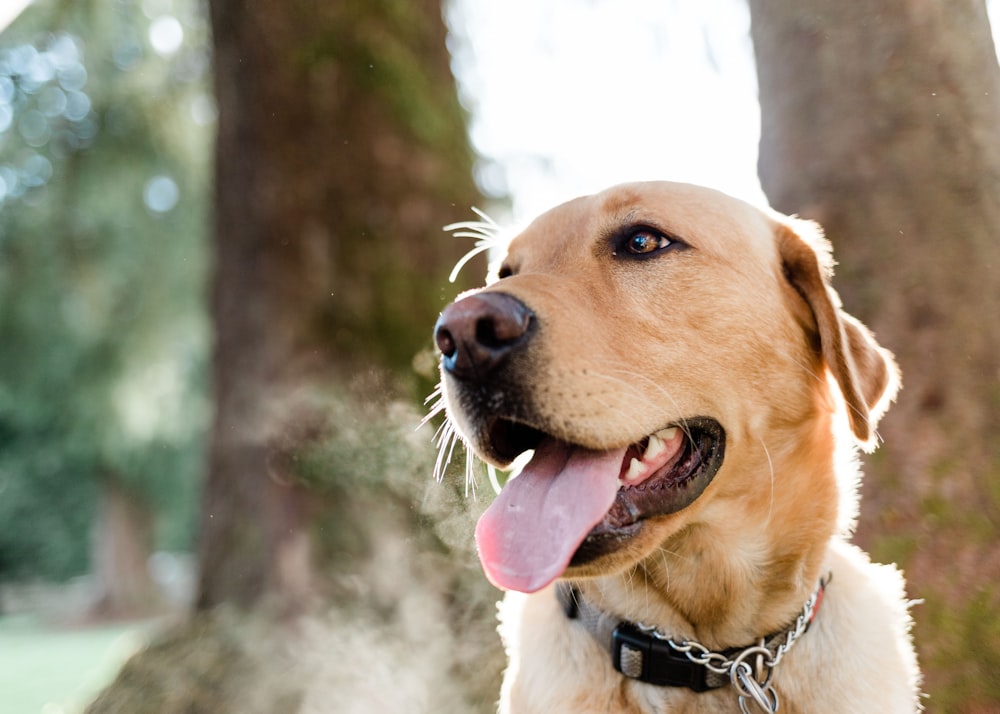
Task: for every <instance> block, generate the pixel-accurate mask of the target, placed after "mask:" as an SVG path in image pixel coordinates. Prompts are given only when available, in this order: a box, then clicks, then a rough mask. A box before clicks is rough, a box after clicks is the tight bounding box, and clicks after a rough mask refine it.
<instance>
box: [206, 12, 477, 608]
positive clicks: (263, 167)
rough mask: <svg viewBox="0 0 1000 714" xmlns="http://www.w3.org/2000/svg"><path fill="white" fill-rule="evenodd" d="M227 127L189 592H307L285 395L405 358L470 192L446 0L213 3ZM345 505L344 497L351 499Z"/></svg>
mask: <svg viewBox="0 0 1000 714" xmlns="http://www.w3.org/2000/svg"><path fill="white" fill-rule="evenodd" d="M210 12H211V19H212V26H213V35H214V49H215V73H216V92H217V97H218V107H219V133H218V145H217V166H216V215H215V245H216V267H215V270H216V273H215V280H214V293H213V299H212V313H213V319H214V324H215V331H216V343H215V354H214V364H213V377H214V390H215V397H216V415H215V422H214V426H213V434H212V445H211V454H210V465H209V477H208V483H207V486H206V490H205V497H204V507H203V516H202V528H201V546H200V549H201V552H200V556H201V567H202V574H201V585H200V595H199V599H198V606H199V607H200V608H208V607H211V606H213V605H215V604H218V603H220V602H223V601H232V602H236V603H238V604H241V605H244V606H251V605H254V604H255V603H257V602H258V601H259V600H260V599H261V598H262V597H263V596H264V595H265V594H268V593H269V594H271V595H273V596H274V597H276V598H277V600H278V601H279V602H280V603H281V608H282V609H284V610H287V611H291V612H296V611H300V610H301V609H302V608H304V607H305V606H306V603H307V602H308V598H309V593H311V592H312V590H313V589H314V588H313V582H312V572H311V571H312V567H311V563H312V561H313V556H314V549H313V547H312V545H311V536H310V524H311V522H312V520H313V519H314V518H320V517H322V518H324V519H325V520H326V521H327V522H330V523H336V521H337V517H336V513H329V512H325V513H322V514H318V513H315V512H314V511H315V508H314V504H313V501H312V500H311V499H310V497H309V494H308V492H307V491H306V490H305V489H304V488H303V487H302V486H301V484H300V482H299V481H298V480H297V479H296V478H295V474H294V473H293V472H292V471H293V469H292V470H290V469H289V464H291V463H293V462H294V458H295V454H296V450H297V449H298V448H299V447H300V446H301V444H302V443H303V440H309V439H317V438H321V435H319V434H317V433H316V429H317V427H316V424H315V420H314V419H313V417H314V416H315V415H310V414H306V413H302V412H300V411H299V410H298V407H297V406H295V405H294V404H293V402H296V401H297V396H296V395H300V394H302V393H303V391H306V392H308V391H310V390H312V391H316V390H318V388H319V387H320V386H321V385H323V384H324V383H325V382H326V381H327V380H330V379H339V380H341V381H345V382H346V381H350V380H351V379H352V378H353V375H356V374H358V373H359V372H364V371H368V370H377V369H385V368H391V369H395V370H397V372H402V371H405V370H407V369H409V366H410V363H411V360H412V359H413V357H414V355H415V353H416V352H417V351H418V350H419V349H420V348H421V347H423V346H424V345H427V346H429V345H430V342H429V335H430V330H431V326H432V325H433V322H434V319H435V317H436V315H437V312H438V311H439V310H440V308H441V306H442V304H443V302H444V298H445V296H444V295H443V294H442V293H441V292H439V290H438V289H437V288H438V287H439V286H442V285H444V284H445V283H446V281H445V278H446V276H447V273H448V270H449V268H450V266H451V265H452V264H453V263H454V261H455V260H456V259H457V258H458V257H459V256H460V255H461V254H462V253H463V252H464V250H465V249H466V248H467V247H468V246H462V245H460V244H459V243H458V242H457V241H454V240H453V239H451V238H450V237H448V236H446V235H444V234H443V233H442V231H441V226H443V225H444V224H446V223H448V222H449V221H453V220H455V218H456V216H458V217H459V218H466V217H468V211H469V209H468V207H469V206H470V205H471V204H474V203H475V200H476V198H475V197H476V192H475V189H474V187H473V184H472V180H471V163H472V162H471V152H470V150H469V148H468V143H467V139H466V132H465V127H464V117H463V114H462V111H461V109H460V107H459V105H458V102H457V98H456V92H455V86H454V81H453V79H452V77H451V74H450V66H449V58H448V53H447V49H446V45H445V27H444V23H443V20H442V17H441V8H440V4H439V2H438V1H437V0H420V1H419V2H415V3H383V2H376V3H366V2H362V0H349V1H348V2H337V3H323V2H316V1H315V0H290V1H288V0H255V1H254V2H232V1H231V0H213V2H211V3H210ZM342 507H345V508H346V507H348V505H347V504H342Z"/></svg>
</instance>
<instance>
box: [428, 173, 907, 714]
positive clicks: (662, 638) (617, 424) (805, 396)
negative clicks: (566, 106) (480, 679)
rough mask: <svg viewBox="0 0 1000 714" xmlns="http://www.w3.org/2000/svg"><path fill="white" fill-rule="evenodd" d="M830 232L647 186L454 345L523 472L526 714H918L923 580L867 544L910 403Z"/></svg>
mask: <svg viewBox="0 0 1000 714" xmlns="http://www.w3.org/2000/svg"><path fill="white" fill-rule="evenodd" d="M831 266H832V260H831V257H830V251H829V246H828V244H827V243H826V241H825V240H824V239H823V238H822V236H821V234H820V231H819V230H818V228H817V226H815V225H813V224H811V223H808V222H805V221H801V220H796V219H792V218H788V217H785V216H781V215H779V214H776V213H772V212H768V211H762V210H759V209H756V208H753V207H751V206H749V205H747V204H745V203H743V202H741V201H738V200H735V199H733V198H730V197H728V196H725V195H723V194H720V193H717V192H715V191H711V190H709V189H704V188H700V187H695V186H689V185H683V184H673V183H643V184H628V185H622V186H617V187H614V188H611V189H609V190H607V191H605V192H603V193H599V194H596V195H593V196H587V197H583V198H579V199H576V200H574V201H570V202H569V203H566V204H564V205H561V206H559V207H557V208H555V209H553V210H551V211H549V212H548V213H545V214H544V215H542V216H541V217H540V218H538V219H537V220H535V222H534V223H532V224H531V225H530V226H529V227H528V228H527V229H526V230H525V231H524V232H523V233H521V234H520V235H518V236H516V237H515V238H514V239H513V241H512V242H511V243H510V245H509V249H508V251H507V254H506V257H505V258H503V260H502V263H500V265H499V268H498V270H497V272H496V274H495V275H494V279H493V280H492V282H491V283H490V284H489V285H488V286H487V287H485V288H483V289H481V290H474V291H471V292H469V293H466V294H465V295H463V296H460V299H458V300H457V301H456V302H454V303H453V304H451V305H450V306H449V307H448V308H447V309H445V311H444V312H443V313H442V315H441V318H440V320H439V322H438V324H437V327H436V330H435V338H436V342H437V345H438V347H439V349H440V350H441V353H442V368H441V373H442V390H443V395H444V402H445V404H446V406H447V412H448V416H449V419H450V421H451V422H452V424H453V425H454V427H455V428H457V430H458V432H459V433H460V434H461V436H462V438H463V439H464V440H465V441H466V442H467V443H468V444H470V445H471V446H472V448H473V449H474V450H475V452H476V453H477V454H478V455H479V456H480V457H481V458H483V459H484V460H486V461H487V462H489V463H491V464H495V465H498V466H506V465H508V464H510V463H511V462H512V461H513V460H514V459H515V458H516V457H518V456H520V455H521V454H522V453H524V452H527V451H533V456H532V457H531V460H530V462H528V463H527V465H526V466H524V467H523V469H522V470H521V472H520V473H519V474H518V475H517V476H516V477H515V478H513V479H511V480H510V481H509V482H508V483H507V484H506V485H505V486H504V488H503V490H502V492H501V493H500V495H499V496H498V497H497V498H496V500H495V501H494V503H493V504H492V505H491V507H490V508H489V510H488V511H487V512H486V513H485V514H484V515H483V517H482V519H481V520H480V522H479V524H478V526H477V528H476V542H477V546H478V550H479V555H480V559H481V561H482V565H483V569H484V570H485V573H486V575H487V577H488V578H489V579H490V580H491V581H492V582H493V583H494V584H495V585H497V586H498V587H500V588H503V589H505V590H507V591H509V592H508V594H507V596H506V597H505V600H504V603H503V604H502V606H501V626H500V632H501V635H502V637H503V640H504V643H505V646H506V648H507V652H508V655H509V659H510V663H509V667H508V669H507V672H506V676H505V679H504V685H503V689H502V692H501V701H500V710H501V711H503V712H539V713H542V714H551V713H552V712H574V713H577V714H579V713H583V712H649V713H650V714H652V713H654V712H655V713H656V714H662V713H663V712H738V711H746V712H757V711H775V710H777V708H778V706H779V705H780V707H781V711H782V712H801V713H804V714H805V713H808V714H817V713H819V712H829V713H831V714H845V713H852V714H854V713H857V712H880V713H884V712H912V711H915V710H917V709H919V708H920V705H919V694H918V688H919V678H920V677H919V671H918V668H917V662H916V656H915V654H914V650H913V646H912V643H911V640H910V634H909V629H910V618H909V614H908V611H907V603H906V601H905V599H904V592H903V579H902V576H901V575H900V573H899V572H898V571H897V570H896V569H895V568H893V567H892V566H884V565H875V564H872V563H871V562H870V561H869V559H868V557H867V556H866V555H865V554H864V553H862V552H861V551H860V550H858V549H857V548H855V547H854V546H852V545H849V544H847V543H846V542H845V534H846V533H847V532H848V531H849V529H850V527H851V525H852V523H853V520H854V517H855V510H856V481H857V470H856V466H855V463H854V456H855V448H856V445H857V444H860V445H862V446H864V447H871V446H873V445H874V443H875V441H876V435H875V431H874V428H875V424H876V421H877V419H878V417H879V416H880V415H881V413H882V412H883V410H884V408H885V407H886V405H887V403H888V402H889V401H890V400H891V399H892V398H893V396H894V394H895V391H896V387H897V375H896V368H895V365H894V363H893V359H892V356H891V355H890V354H889V353H888V352H886V351H885V350H884V349H882V348H880V347H879V346H878V345H877V344H876V343H875V341H874V340H873V338H872V336H871V334H870V333H869V332H868V330H867V329H866V328H864V327H863V326H862V325H861V324H860V323H859V322H858V321H857V320H855V319H854V318H852V317H851V316H849V315H847V314H845V313H844V312H843V311H842V309H841V306H840V302H839V299H838V297H837V294H836V293H835V292H834V291H833V289H832V288H831V287H830V285H829V279H830V275H831Z"/></svg>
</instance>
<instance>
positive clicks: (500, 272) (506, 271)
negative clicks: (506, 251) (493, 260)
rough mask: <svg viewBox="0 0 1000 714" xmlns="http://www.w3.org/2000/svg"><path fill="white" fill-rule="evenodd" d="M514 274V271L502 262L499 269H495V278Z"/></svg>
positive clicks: (501, 278)
mask: <svg viewBox="0 0 1000 714" xmlns="http://www.w3.org/2000/svg"><path fill="white" fill-rule="evenodd" d="M513 274H514V271H513V270H511V269H510V266H509V265H507V264H506V263H504V264H503V265H501V266H500V270H498V271H497V278H498V279H500V280H503V279H504V278H509V277H510V276H511V275H513Z"/></svg>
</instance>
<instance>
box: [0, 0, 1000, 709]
mask: <svg viewBox="0 0 1000 714" xmlns="http://www.w3.org/2000/svg"><path fill="white" fill-rule="evenodd" d="M843 5H844V4H842V3H836V2H835V1H834V0H804V1H802V2H791V1H790V0H751V2H749V3H747V2H744V0H709V1H706V2H702V3H684V2H677V1H673V2H671V1H669V0H668V1H666V2H664V1H662V0H661V1H659V2H652V1H651V0H625V1H624V2H611V1H610V0H545V1H544V2H537V1H536V2H532V1H530V0H511V1H510V2H505V3H487V2H483V0H446V1H445V2H444V3H443V4H442V3H441V2H440V0H412V1H410V2H401V1H400V0H376V1H375V2H360V1H359V0H350V1H348V2H344V3H322V2H316V1H315V0H311V1H309V0H289V1H286V0H256V1H255V2H252V3H250V2H232V1H227V0H218V1H215V0H211V1H208V2H203V1H198V0H107V1H106V2H105V1H104V0H83V1H80V0H36V1H35V2H27V1H25V0H7V2H5V3H4V6H3V7H2V8H0V692H2V693H3V694H2V695H0V711H2V712H4V713H5V714H6V712H11V713H12V714H14V713H16V714H20V713H22V712H24V713H34V712H42V713H44V714H57V713H69V712H81V711H85V710H86V711H90V712H175V711H176V712H229V711H232V712H312V711H316V712H321V711H335V712H396V711H402V710H404V709H405V710H407V711H414V712H472V711H479V712H488V711H492V710H493V708H494V702H495V700H496V696H497V689H498V686H499V677H500V672H501V668H502V666H503V656H502V651H501V649H500V644H499V641H498V639H497V637H496V635H495V632H494V614H495V607H494V605H495V602H496V600H497V599H498V597H499V595H500V594H499V593H498V592H497V591H496V590H494V589H493V588H492V587H490V586H489V585H488V584H487V583H486V582H485V579H484V578H483V576H482V574H481V572H480V571H479V566H478V562H477V560H476V557H475V553H474V547H473V545H472V532H473V528H474V524H475V519H476V517H477V516H478V514H479V513H480V512H481V511H482V510H483V509H484V508H485V506H486V505H487V504H488V503H489V501H490V500H491V498H492V496H493V493H492V491H491V489H490V486H489V481H488V479H487V477H486V474H485V471H484V470H483V469H482V467H481V465H476V464H473V465H472V467H471V468H472V474H473V479H474V481H473V485H474V486H475V489H474V490H475V493H472V492H471V491H470V490H469V489H468V488H467V486H466V483H465V476H464V473H465V469H466V465H465V462H464V459H465V457H464V454H463V453H461V449H460V448H459V449H457V450H456V451H455V452H454V454H453V457H452V464H451V466H449V468H448V469H447V470H446V473H445V476H444V478H443V479H442V481H441V482H440V483H438V482H436V481H435V480H434V479H433V478H432V473H433V471H434V464H435V460H436V458H437V453H436V450H435V440H434V432H435V428H436V427H437V426H438V422H434V421H432V422H431V423H429V424H426V425H424V426H422V427H420V428H418V425H419V424H420V422H421V419H422V416H423V414H424V413H426V411H427V407H426V406H425V404H424V399H425V397H427V395H429V394H430V393H431V392H432V390H433V389H434V385H435V383H436V367H435V362H436V360H435V356H434V353H433V351H432V345H431V340H430V333H431V328H432V326H433V324H434V321H435V319H436V316H437V314H438V312H439V311H440V310H441V308H442V307H443V306H444V305H445V304H447V302H449V301H450V300H451V299H452V298H453V297H454V295H455V294H457V292H459V291H460V290H462V289H464V288H467V287H472V286H475V285H477V284H479V283H480V282H481V280H482V276H483V274H484V273H485V260H484V257H483V256H480V257H479V258H478V259H477V260H475V261H473V262H471V263H469V264H468V266H466V267H465V268H464V269H463V270H462V271H461V272H460V273H459V277H458V280H457V281H456V282H455V283H450V282H449V280H448V275H449V272H450V271H451V268H452V266H453V265H454V264H455V262H456V261H457V260H458V259H459V258H461V257H462V256H463V255H464V254H465V253H466V251H468V250H469V249H470V248H472V242H471V241H470V240H468V239H462V238H456V237H454V236H451V235H449V234H448V233H446V232H444V231H443V230H442V226H444V225H446V224H450V223H454V222H456V221H465V220H474V219H475V218H476V216H475V214H474V213H473V211H472V209H473V207H478V208H480V209H483V210H485V211H486V212H487V213H488V214H489V215H490V216H492V217H493V218H494V219H495V220H496V221H497V222H498V223H500V224H501V225H504V226H515V225H517V224H520V223H522V222H524V221H526V220H529V219H530V218H531V217H533V216H534V215H536V214H537V213H538V212H540V211H542V210H544V209H546V208H548V207H550V206H551V205H553V204H555V203H557V202H560V201H562V200H566V199H568V198H571V197H573V196H575V195H579V194H582V193H589V192H593V191H596V190H600V189H602V188H605V187H607V186H608V185H611V184H613V183H617V182H621V181H626V180H636V179H671V180H683V181H691V182H696V183H702V184H707V185H711V186H714V187H717V188H720V189H722V190H725V191H727V192H729V193H731V194H733V195H736V196H739V197H741V198H744V199H746V200H750V201H753V202H758V203H763V202H765V201H769V202H770V203H771V204H772V205H774V206H775V207H776V208H778V209H779V210H782V211H785V212H787V213H798V214H801V215H803V216H805V217H809V218H814V219H817V220H820V221H821V222H822V223H823V224H824V226H825V227H826V229H827V232H828V235H829V236H830V238H831V239H832V240H833V242H834V245H835V252H836V255H837V258H838V260H839V262H840V266H839V268H838V278H837V281H836V284H837V286H838V289H839V291H840V293H841V295H842V296H843V298H844V300H845V303H846V307H847V309H848V311H850V312H851V313H853V314H855V315H857V316H858V317H860V318H861V319H862V320H863V321H864V322H866V323H867V324H869V325H870V326H872V327H873V329H874V330H875V332H876V334H877V336H878V338H879V340H880V342H881V343H882V344H884V345H886V346H887V347H889V348H890V349H892V350H893V351H894V352H895V353H896V354H897V357H898V359H899V361H900V363H901V365H902V368H903V374H904V392H903V393H902V395H901V396H900V398H899V401H898V403H897V404H896V405H895V407H894V408H893V410H891V411H890V413H889V416H888V417H887V418H886V420H885V421H884V422H883V428H882V435H883V437H884V440H885V444H884V446H883V447H882V448H881V449H880V450H879V451H878V452H876V453H875V454H874V455H873V456H871V457H868V458H866V459H865V470H866V477H865V482H864V487H863V492H864V500H863V502H862V508H861V513H860V516H859V522H858V529H857V537H856V538H857V540H858V541H859V542H860V543H861V544H862V545H863V546H865V547H866V548H867V549H869V550H870V552H872V554H873V557H874V558H875V559H879V560H883V561H892V562H897V563H899V565H900V566H901V567H902V568H904V570H905V571H906V573H907V575H908V578H909V595H910V597H912V598H914V599H915V600H920V601H921V604H920V605H918V606H916V607H915V609H914V617H915V620H916V625H915V632H916V638H917V642H918V646H919V651H920V657H921V662H922V665H923V667H924V670H925V673H926V680H927V681H926V689H927V691H928V692H929V694H930V698H929V699H928V704H927V708H928V710H929V711H935V712H989V711H1000V675H998V674H997V672H1000V585H998V583H1000V541H998V534H1000V528H998V526H1000V448H998V447H997V444H998V443H1000V357H998V355H1000V349H998V348H1000V243H998V241H997V240H996V236H997V235H998V233H1000V67H998V65H997V56H996V52H995V49H994V43H993V39H992V34H991V27H990V22H989V17H988V11H994V12H996V11H997V6H998V5H1000V3H997V2H990V3H988V4H984V3H983V2H982V0H955V1H953V2H952V1H949V0H923V1H922V2H919V3H917V2H908V1H907V0H894V1H889V0H883V1H880V2H877V3H864V4H859V5H863V7H860V6H859V7H853V6H850V7H844V6H843Z"/></svg>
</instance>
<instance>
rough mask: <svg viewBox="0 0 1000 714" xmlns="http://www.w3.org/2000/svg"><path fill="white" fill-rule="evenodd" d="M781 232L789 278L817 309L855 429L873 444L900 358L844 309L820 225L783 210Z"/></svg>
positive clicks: (825, 353) (825, 350)
mask: <svg viewBox="0 0 1000 714" xmlns="http://www.w3.org/2000/svg"><path fill="white" fill-rule="evenodd" d="M776 237H777V243H778V252H779V254H780V256H781V261H782V266H783V268H784V271H785V278H786V279H787V280H788V282H789V283H790V284H791V285H792V287H793V288H795V290H796V291H797V292H798V293H799V295H801V296H802V298H803V299H804V300H805V302H806V304H807V305H808V306H809V310H810V311H811V312H812V317H813V320H814V321H815V323H816V331H817V335H818V338H819V347H820V353H821V355H822V357H823V360H824V361H825V362H826V365H827V368H828V369H829V370H830V372H831V374H832V375H833V377H834V379H835V380H836V381H837V384H838V385H839V386H840V391H841V392H842V393H843V395H844V402H845V404H846V406H847V411H848V419H849V422H850V425H851V430H852V431H853V432H854V435H855V437H857V439H858V442H859V443H860V444H861V445H862V446H863V447H865V448H866V449H869V450H870V449H871V448H874V446H875V425H876V424H877V423H878V420H879V418H880V417H881V416H882V414H883V413H884V412H885V410H886V408H887V407H888V405H889V402H890V401H892V399H893V398H894V397H895V396H896V391H897V390H898V388H899V371H898V369H897V367H896V361H895V359H894V358H893V356H892V354H891V353H890V352H889V351H888V350H886V349H884V348H882V347H880V346H879V345H878V343H877V342H875V338H874V337H872V334H871V332H870V331H869V330H868V328H866V327H865V326H864V325H862V324H861V323H860V322H859V321H858V320H856V319H855V318H853V317H852V316H850V315H848V314H847V313H846V312H844V311H843V309H842V307H841V302H840V296H838V295H837V293H836V292H835V291H834V289H833V288H832V287H830V278H831V276H832V275H833V258H832V255H831V251H830V243H829V241H827V240H826V238H824V237H823V232H822V229H821V228H820V227H819V225H817V224H815V223H813V222H811V221H803V220H799V219H793V218H788V217H786V216H780V217H779V224H778V228H777V236H776Z"/></svg>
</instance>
